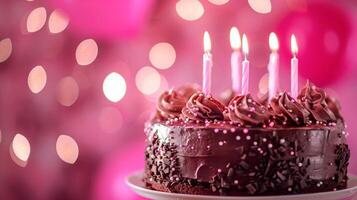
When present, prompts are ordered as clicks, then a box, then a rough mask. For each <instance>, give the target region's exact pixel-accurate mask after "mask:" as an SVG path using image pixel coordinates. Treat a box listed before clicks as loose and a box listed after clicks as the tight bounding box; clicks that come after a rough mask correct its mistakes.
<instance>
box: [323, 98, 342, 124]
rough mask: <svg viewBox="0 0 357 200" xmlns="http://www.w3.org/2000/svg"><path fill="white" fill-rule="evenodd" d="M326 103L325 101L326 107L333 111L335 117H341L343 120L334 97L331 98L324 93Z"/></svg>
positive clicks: (339, 107)
mask: <svg viewBox="0 0 357 200" xmlns="http://www.w3.org/2000/svg"><path fill="white" fill-rule="evenodd" d="M326 103H327V106H328V108H329V109H330V110H331V111H332V112H333V114H334V115H335V117H336V118H337V119H341V120H343V117H342V115H341V113H340V110H341V105H340V103H339V102H338V101H337V100H336V99H335V98H332V97H330V96H328V95H326Z"/></svg>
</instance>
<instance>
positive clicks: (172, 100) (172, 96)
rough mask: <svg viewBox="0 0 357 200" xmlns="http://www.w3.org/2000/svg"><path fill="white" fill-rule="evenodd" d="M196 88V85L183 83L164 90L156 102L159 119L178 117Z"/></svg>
mask: <svg viewBox="0 0 357 200" xmlns="http://www.w3.org/2000/svg"><path fill="white" fill-rule="evenodd" d="M197 90H198V87H197V86H196V85H184V86H181V87H179V88H177V89H171V90H170V91H165V92H164V93H163V94H162V95H161V96H160V97H159V100H158V103H157V107H156V109H157V115H158V117H159V118H161V119H164V120H166V119H169V118H178V117H180V115H181V111H182V108H183V107H185V105H186V102H187V101H188V99H189V98H190V97H191V96H192V94H194V93H195V92H196V91H197Z"/></svg>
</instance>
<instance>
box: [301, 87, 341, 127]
mask: <svg viewBox="0 0 357 200" xmlns="http://www.w3.org/2000/svg"><path fill="white" fill-rule="evenodd" d="M298 100H299V101H300V102H301V103H302V104H303V105H304V106H305V108H307V109H308V110H309V111H310V113H311V115H312V118H313V119H314V120H315V121H320V122H323V123H327V122H336V117H335V115H334V113H333V112H332V111H331V110H330V108H329V107H328V105H327V103H326V94H325V92H324V91H323V90H322V89H320V88H318V87H316V86H315V85H313V84H311V83H310V82H307V83H306V85H305V87H304V88H303V89H302V90H301V91H300V94H299V96H298Z"/></svg>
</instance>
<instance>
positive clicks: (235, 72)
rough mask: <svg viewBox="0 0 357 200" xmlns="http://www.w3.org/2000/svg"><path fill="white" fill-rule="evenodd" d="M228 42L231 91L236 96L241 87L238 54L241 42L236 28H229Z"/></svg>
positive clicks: (239, 56) (240, 55) (239, 53)
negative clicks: (231, 50)
mask: <svg viewBox="0 0 357 200" xmlns="http://www.w3.org/2000/svg"><path fill="white" fill-rule="evenodd" d="M230 42H231V47H232V49H233V52H232V55H231V76H232V89H233V91H234V92H235V93H236V94H241V87H242V66H241V64H242V54H241V52H240V47H241V40H240V35H239V31H238V29H237V28H236V27H232V28H231V32H230Z"/></svg>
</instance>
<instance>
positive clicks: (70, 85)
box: [57, 76, 79, 106]
mask: <svg viewBox="0 0 357 200" xmlns="http://www.w3.org/2000/svg"><path fill="white" fill-rule="evenodd" d="M78 96H79V86H78V83H77V81H76V80H75V79H74V78H73V77H71V76H67V77H64V78H62V79H61V80H60V82H59V83H58V87H57V100H58V102H59V103H60V104H61V105H63V106H71V105H73V104H74V103H75V102H76V100H77V99H78Z"/></svg>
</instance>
